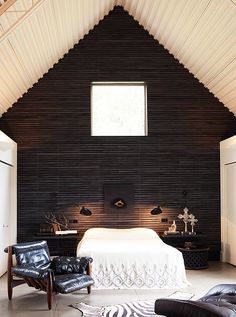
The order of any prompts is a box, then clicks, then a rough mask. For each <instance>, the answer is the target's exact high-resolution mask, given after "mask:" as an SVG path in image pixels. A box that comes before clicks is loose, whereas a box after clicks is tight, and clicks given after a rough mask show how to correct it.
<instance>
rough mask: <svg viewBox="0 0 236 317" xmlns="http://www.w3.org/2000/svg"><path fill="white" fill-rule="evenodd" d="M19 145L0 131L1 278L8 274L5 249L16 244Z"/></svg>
mask: <svg viewBox="0 0 236 317" xmlns="http://www.w3.org/2000/svg"><path fill="white" fill-rule="evenodd" d="M16 173H17V145H16V143H15V142H14V141H13V140H11V139H10V138H9V137H7V136H6V135H5V134H4V133H3V132H2V131H0V276H1V275H2V274H4V273H5V272H6V264H7V254H5V253H4V248H5V247H7V246H8V245H11V244H14V243H16V239H17V210H16V209H17V201H16V198H17V197H16V187H17V182H16V175H17V174H16Z"/></svg>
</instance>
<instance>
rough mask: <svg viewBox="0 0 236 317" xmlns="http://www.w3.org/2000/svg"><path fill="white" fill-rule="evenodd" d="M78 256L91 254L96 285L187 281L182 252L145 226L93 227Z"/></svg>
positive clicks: (116, 286)
mask: <svg viewBox="0 0 236 317" xmlns="http://www.w3.org/2000/svg"><path fill="white" fill-rule="evenodd" d="M77 256H91V257H92V258H93V263H92V277H93V278H94V280H95V287H96V288H112V289H125V288H182V287H186V286H187V285H189V283H188V281H187V279H186V274H185V268H184V262H183V257H182V254H181V252H179V251H178V250H177V249H175V248H173V247H171V246H169V245H167V244H165V243H164V242H163V241H162V240H161V239H160V238H159V237H158V235H157V234H156V232H155V231H153V230H151V229H146V228H133V229H105V228H94V229H89V230H87V231H86V232H85V234H84V237H83V239H82V240H81V242H80V243H79V245H78V248H77Z"/></svg>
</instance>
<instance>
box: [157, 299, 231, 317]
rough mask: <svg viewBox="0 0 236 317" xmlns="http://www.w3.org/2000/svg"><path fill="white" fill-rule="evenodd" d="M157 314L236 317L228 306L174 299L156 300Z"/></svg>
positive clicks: (185, 316) (171, 316)
mask: <svg viewBox="0 0 236 317" xmlns="http://www.w3.org/2000/svg"><path fill="white" fill-rule="evenodd" d="M155 313H156V314H161V315H165V316H168V317H190V316H191V317H235V311H233V310H232V309H230V308H229V307H227V306H217V305H214V304H212V303H206V302H199V301H181V300H174V299H158V300H156V302H155Z"/></svg>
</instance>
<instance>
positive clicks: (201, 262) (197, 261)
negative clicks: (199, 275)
mask: <svg viewBox="0 0 236 317" xmlns="http://www.w3.org/2000/svg"><path fill="white" fill-rule="evenodd" d="M178 250H179V251H180V252H182V254H183V258H184V265H185V268H186V269H188V270H200V269H207V268H208V263H207V260H208V251H209V248H178Z"/></svg>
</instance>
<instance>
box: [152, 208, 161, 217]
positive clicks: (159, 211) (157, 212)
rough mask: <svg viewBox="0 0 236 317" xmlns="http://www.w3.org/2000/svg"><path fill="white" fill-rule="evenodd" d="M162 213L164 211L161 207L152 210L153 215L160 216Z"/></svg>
mask: <svg viewBox="0 0 236 317" xmlns="http://www.w3.org/2000/svg"><path fill="white" fill-rule="evenodd" d="M161 213H162V209H161V207H160V206H157V207H155V208H154V209H152V210H151V215H155V216H156V215H160V214H161Z"/></svg>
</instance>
